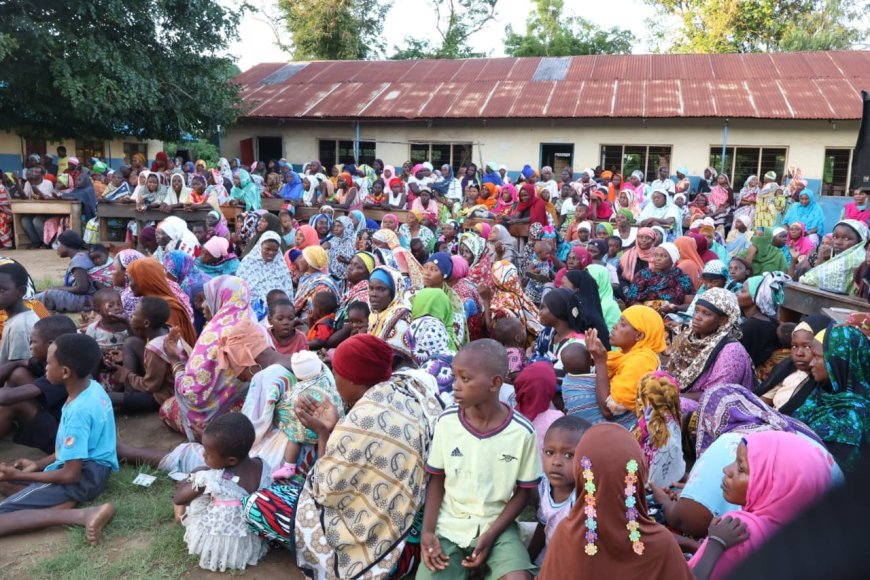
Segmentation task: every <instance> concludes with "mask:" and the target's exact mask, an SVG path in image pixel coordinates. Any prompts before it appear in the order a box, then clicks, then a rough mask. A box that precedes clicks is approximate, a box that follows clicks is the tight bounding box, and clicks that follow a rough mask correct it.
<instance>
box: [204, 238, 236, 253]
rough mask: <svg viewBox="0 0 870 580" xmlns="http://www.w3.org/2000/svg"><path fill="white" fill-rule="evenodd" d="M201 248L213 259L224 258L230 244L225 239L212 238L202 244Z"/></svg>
mask: <svg viewBox="0 0 870 580" xmlns="http://www.w3.org/2000/svg"><path fill="white" fill-rule="evenodd" d="M202 247H203V248H204V249H205V250H206V251H207V252H208V253H209V254H211V255H212V256H214V257H215V258H226V257H228V256H229V250H230V243H229V242H228V241H227V239H226V238H222V237H220V236H214V237H212V238H210V239H209V240H208V241H207V242H206V243H205V244H203V245H202Z"/></svg>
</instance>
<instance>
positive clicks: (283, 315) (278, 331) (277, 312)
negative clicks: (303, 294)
mask: <svg viewBox="0 0 870 580" xmlns="http://www.w3.org/2000/svg"><path fill="white" fill-rule="evenodd" d="M268 319H269V325H270V328H269V336H270V337H271V338H272V343H273V344H274V346H275V350H277V351H278V352H279V353H281V354H284V355H287V356H290V355H292V354H295V353H297V352H299V351H302V350H308V339H307V338H306V337H305V334H303V332H302V331H301V330H296V308H295V307H294V306H293V303H292V302H291V301H290V300H288V299H286V298H285V299H281V300H276V301H275V302H273V303H272V304H270V305H269V316H268Z"/></svg>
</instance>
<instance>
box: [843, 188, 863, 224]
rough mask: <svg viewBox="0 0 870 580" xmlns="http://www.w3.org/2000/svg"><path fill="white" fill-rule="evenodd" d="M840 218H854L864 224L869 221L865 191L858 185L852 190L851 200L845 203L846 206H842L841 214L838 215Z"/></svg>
mask: <svg viewBox="0 0 870 580" xmlns="http://www.w3.org/2000/svg"><path fill="white" fill-rule="evenodd" d="M840 219H841V220H856V221H859V222H864V223H865V224H866V223H868V222H870V205H868V204H867V192H866V191H864V190H863V189H861V188H860V187H858V188H855V189H854V190H853V191H852V202H851V203H847V204H846V207H844V208H843V214H842V215H841V216H840Z"/></svg>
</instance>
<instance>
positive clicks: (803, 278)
mask: <svg viewBox="0 0 870 580" xmlns="http://www.w3.org/2000/svg"><path fill="white" fill-rule="evenodd" d="M833 234H834V235H833V240H832V244H833V254H832V256H831V259H830V260H828V261H827V262H824V263H823V264H820V265H818V266H816V267H815V268H813V269H811V270H809V271H808V272H806V273H805V274H803V275H801V271H802V268H800V267H798V269H796V271H795V272H796V274H797V275H799V276H800V282H801V283H802V284H807V285H809V286H816V287H817V288H820V289H822V290H827V291H829V292H837V293H840V294H851V295H853V296H854V295H855V294H856V293H857V287H856V285H855V281H854V274H855V270H856V269H858V268H859V267H860V266H861V264H862V263H863V262H864V254H865V252H864V244H865V243H867V240H868V237H870V235H868V230H867V225H866V224H865V223H864V222H859V221H856V220H844V221H841V222H840V223H838V224H837V225H836V227H835V228H834V232H833ZM804 264H807V262H804Z"/></svg>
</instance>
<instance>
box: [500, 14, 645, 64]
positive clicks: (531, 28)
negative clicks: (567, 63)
mask: <svg viewBox="0 0 870 580" xmlns="http://www.w3.org/2000/svg"><path fill="white" fill-rule="evenodd" d="M563 7H564V2H563V0H538V2H537V7H536V9H535V12H534V14H533V16H532V17H531V18H530V19H529V21H528V22H527V23H526V33H525V34H524V35H522V34H517V33H515V32H514V31H513V30H512V29H508V35H507V39H506V40H505V52H507V54H508V55H510V56H571V55H577V54H628V53H629V52H631V45H632V42H633V41H634V36H633V35H632V34H631V33H630V32H628V31H624V30H613V31H605V30H602V29H600V28H598V27H597V26H595V25H594V24H593V23H591V22H589V21H588V20H586V19H584V18H580V17H579V16H569V15H565V14H564V11H563Z"/></svg>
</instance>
